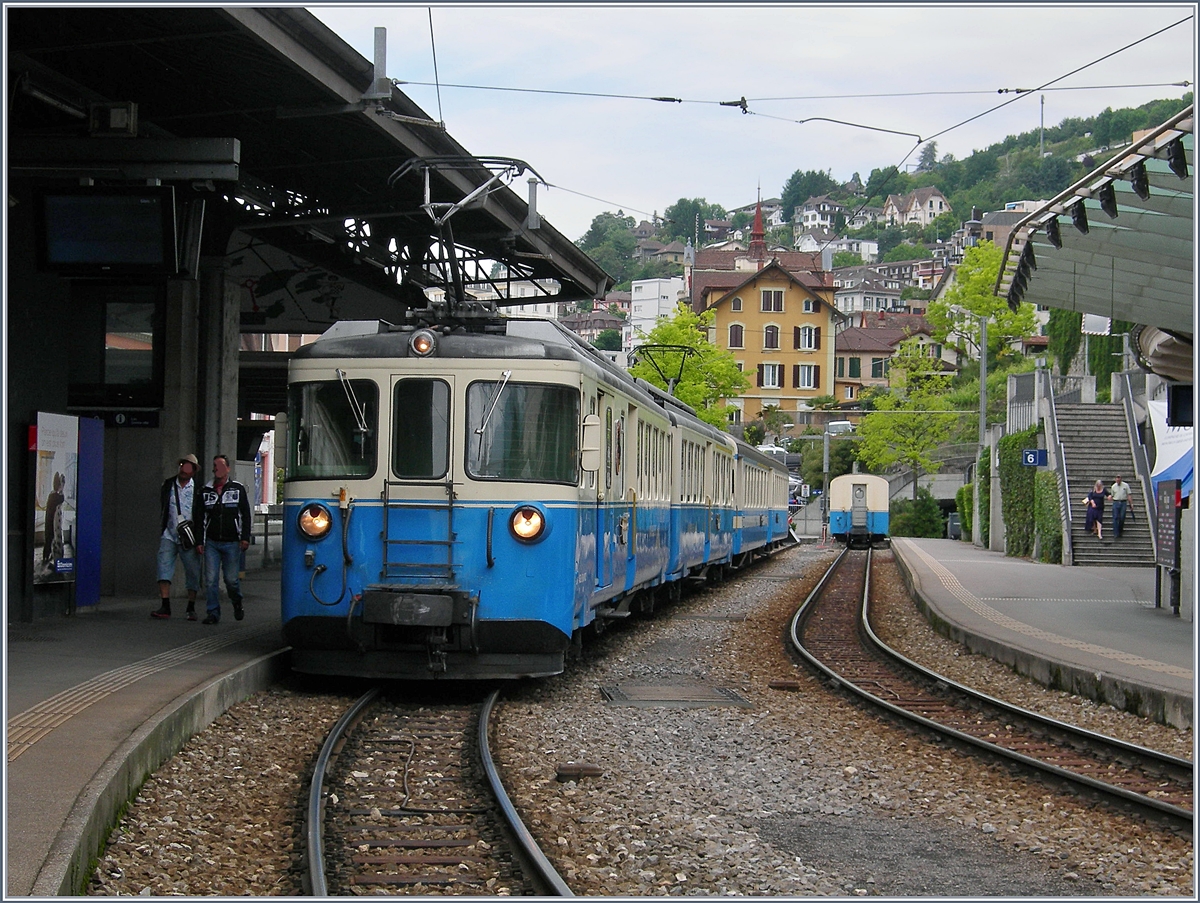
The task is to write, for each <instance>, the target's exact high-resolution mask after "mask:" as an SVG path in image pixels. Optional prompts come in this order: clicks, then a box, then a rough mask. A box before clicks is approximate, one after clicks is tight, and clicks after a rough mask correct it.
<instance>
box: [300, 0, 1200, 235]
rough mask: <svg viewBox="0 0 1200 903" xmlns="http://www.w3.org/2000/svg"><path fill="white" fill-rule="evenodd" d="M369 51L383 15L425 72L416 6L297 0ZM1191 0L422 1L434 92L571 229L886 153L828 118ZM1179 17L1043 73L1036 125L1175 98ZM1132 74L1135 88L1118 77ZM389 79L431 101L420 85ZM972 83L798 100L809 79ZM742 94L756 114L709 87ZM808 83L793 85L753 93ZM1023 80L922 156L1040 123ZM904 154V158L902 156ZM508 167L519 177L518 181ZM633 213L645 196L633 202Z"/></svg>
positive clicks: (1123, 27) (903, 113)
mask: <svg viewBox="0 0 1200 903" xmlns="http://www.w3.org/2000/svg"><path fill="white" fill-rule="evenodd" d="M310 9H311V10H312V12H313V13H314V14H315V15H317V17H318V18H320V19H321V20H322V21H324V22H325V23H326V24H327V25H328V26H329V27H330V28H332V29H333V30H334V31H335V32H336V33H338V34H339V35H340V36H341V37H342V38H343V39H344V40H345V41H346V42H347V43H349V44H350V45H351V46H352V47H354V48H355V49H356V50H358V51H359V53H361V54H362V55H363V56H364V57H366V58H368V59H370V58H371V56H372V54H373V46H374V43H373V29H374V27H375V26H383V27H386V28H387V30H388V57H387V62H388V75H389V76H390V77H392V78H397V79H401V80H403V81H409V82H412V81H421V82H433V81H434V68H433V53H432V49H431V41H430V27H429V18H430V13H429V12H428V8H427V7H425V6H420V7H412V6H400V7H397V6H378V7H351V6H342V5H336V6H327V7H311V8H310ZM1192 10H1193V7H1192V6H1183V5H1178V4H1176V5H1170V4H1159V5H1147V4H1136V5H1133V4H1131V5H1127V6H1107V5H1106V6H1101V5H1078V4H1067V5H1055V6H1051V5H1042V4H1025V5H1020V4H1018V5H1011V6H1004V7H999V6H996V7H984V6H979V5H970V6H944V5H931V6H915V5H914V6H896V5H880V6H874V7H861V6H855V7H846V6H843V7H824V6H813V5H794V6H793V5H760V6H746V5H737V6H685V5H663V6H645V5H639V4H629V5H624V6H611V5H610V6H603V7H597V6H587V5H582V4H565V5H560V6H553V5H549V4H540V3H539V4H532V5H526V6H504V5H499V4H494V5H487V4H485V5H479V6H471V7H466V6H434V7H432V17H433V29H434V42H433V43H434V45H435V46H436V54H437V70H438V71H437V80H438V81H439V82H440V83H441V85H442V87H441V90H440V101H441V102H440V109H441V117H442V118H443V119H444V120H445V122H446V125H447V128H448V130H449V132H450V134H451V135H452V136H453V137H454V138H455V139H456V140H457V141H458V142H459V143H460V144H462V145H463V146H464V147H465V148H466V149H467V150H468V151H470V152H472V153H475V154H480V155H502V156H513V157H518V158H521V159H524V160H525V161H527V162H528V163H529V164H530V165H531V166H533V168H534V169H535V170H537V171H538V172H539V173H540V174H541V175H542V176H543V177H544V178H545V179H546V180H547V181H549V182H550V183H552V184H554V185H559V186H562V188H564V189H570V190H571V191H575V192H582V193H584V194H588V195H593V196H595V197H599V198H603V199H604V200H605V202H598V201H593V200H588V199H585V198H580V197H578V196H577V195H574V194H569V193H568V192H567V191H564V190H551V191H548V192H544V193H543V194H542V197H541V200H540V201H539V207H540V209H541V212H542V213H543V215H544V216H545V217H546V218H547V219H548V220H549V221H550V222H551V223H552V224H553V225H554V226H555V227H556V228H558V229H559V230H560V231H561V232H563V233H564V234H565V235H567V236H568V237H569V238H577V237H579V236H580V235H582V234H583V232H584V231H586V229H587V227H588V225H589V224H590V222H591V219H592V217H594V216H595V215H596V214H598V213H600V212H603V211H604V210H615V209H616V208H617V207H622V208H624V209H625V210H626V212H633V211H646V212H652V211H656V210H657V211H658V212H660V213H661V212H662V210H663V209H664V208H665V207H666V206H667V205H669V204H672V203H674V202H675V201H676V200H678V199H679V198H680V197H704V198H706V199H707V200H708V201H710V202H716V203H719V204H722V205H724V206H725V207H727V208H728V207H736V206H740V205H742V204H746V203H750V202H752V201H753V199H754V197H755V193H756V191H757V187H758V185H759V184H760V183H761V185H762V193H763V196H764V197H770V196H777V195H778V194H779V193H780V190H781V189H782V187H783V184H784V182H785V181H786V179H787V178H788V176H790V175H791V173H792V172H794V171H795V170H797V169H801V170H808V169H820V170H832V173H833V176H834V178H836V179H839V180H845V179H849V178H850V177H851V176H852V175H853V173H854V172H859V173H860V174H861V176H862V178H863V179H864V180H865V179H866V178H867V177H868V175H869V174H870V171H871V170H872V169H874V168H882V167H887V166H890V165H893V164H897V163H899V162H900V161H901V160H903V159H904V158H905V155H906V154H908V153H909V152H910V151H911V150H913V148H914V145H915V139H914V138H910V137H905V136H901V135H889V134H885V133H882V132H878V131H868V130H864V129H858V128H851V127H847V126H844V125H835V124H832V123H828V122H820V121H809V122H807V123H805V124H802V125H801V124H796V123H795V122H794V121H779V119H773V118H769V117H780V118H782V119H784V120H801V119H811V118H812V117H828V118H833V119H840V120H845V121H849V122H855V123H861V124H865V125H870V126H874V127H876V128H884V129H893V130H896V131H902V132H912V133H916V134H917V135H920V136H922V137H926V138H927V137H929V136H931V135H934V134H936V133H938V132H941V131H942V130H945V129H948V128H950V127H951V126H955V125H957V124H958V123H961V122H963V121H964V120H966V119H968V118H970V117H972V116H975V115H977V114H979V113H982V112H984V111H986V110H988V109H989V108H991V107H995V106H997V105H998V104H1000V103H1003V102H1004V101H1005V100H1011V99H1012V98H1013V97H1014V96H1015V95H1012V94H998V93H996V92H997V90H998V89H1001V88H1018V87H1020V88H1035V87H1038V86H1040V85H1043V84H1045V83H1047V82H1049V81H1051V80H1053V79H1058V78H1060V77H1061V76H1063V75H1065V74H1066V73H1069V72H1071V71H1072V70H1075V69H1077V68H1079V67H1081V66H1085V65H1086V64H1088V63H1091V62H1093V61H1096V60H1098V59H1100V58H1101V57H1103V56H1105V55H1106V54H1110V53H1113V52H1114V51H1117V50H1119V49H1120V48H1122V47H1124V46H1125V45H1128V44H1130V43H1132V42H1134V41H1136V40H1137V39H1139V38H1142V37H1145V36H1147V35H1150V34H1151V33H1153V32H1154V31H1156V30H1158V29H1160V28H1164V27H1165V26H1167V25H1170V24H1171V23H1173V22H1177V21H1179V20H1181V19H1185V18H1187V17H1188V16H1189V15H1190V14H1191V13H1192ZM1194 32H1195V27H1194V21H1189V22H1186V23H1185V24H1183V25H1180V26H1177V27H1175V28H1172V29H1169V30H1168V31H1166V32H1164V33H1163V34H1161V35H1159V36H1157V37H1155V38H1152V39H1150V40H1147V41H1144V42H1143V43H1141V44H1139V45H1138V46H1135V47H1132V48H1130V49H1128V50H1124V51H1123V52H1120V53H1117V54H1116V55H1115V56H1113V57H1112V58H1110V59H1108V60H1105V61H1103V62H1100V63H1097V64H1096V65H1094V66H1091V67H1089V68H1086V69H1084V70H1083V71H1082V72H1080V73H1078V74H1076V75H1074V76H1072V77H1070V78H1069V79H1067V80H1064V81H1063V82H1061V83H1060V84H1059V85H1057V86H1056V87H1075V88H1081V87H1088V88H1089V90H1069V91H1068V90H1046V91H1044V92H1040V93H1041V94H1044V96H1045V114H1044V115H1045V124H1046V125H1047V126H1054V125H1057V124H1058V123H1059V122H1061V121H1062V120H1063V119H1064V118H1066V117H1069V116H1076V117H1081V116H1093V115H1095V114H1096V113H1099V112H1100V111H1101V110H1103V109H1104V108H1105V107H1113V108H1119V107H1124V106H1135V105H1138V104H1141V103H1145V102H1146V101H1149V100H1153V99H1156V98H1161V97H1179V96H1181V95H1182V94H1183V93H1184V91H1186V90H1190V89H1189V88H1182V87H1167V86H1165V85H1166V84H1167V83H1172V82H1180V81H1183V80H1185V79H1186V80H1188V81H1194V79H1195V69H1196V64H1195V59H1194V51H1193V46H1194V42H1193V39H1194ZM451 84H470V85H483V86H495V87H511V88H526V89H543V90H556V91H575V92H586V93H598V94H631V95H638V96H663V95H665V96H674V97H681V98H684V99H686V100H688V101H702V102H700V103H692V102H689V103H683V104H667V103H653V102H650V101H645V100H619V99H611V98H594V97H563V96H558V95H548V94H534V93H517V92H511V91H486V90H464V89H460V88H451V87H448V86H449V85H451ZM1127 85H1149V86H1150V87H1117V86H1127ZM403 90H404V92H405V93H406V94H408V96H409V97H411V98H412V99H413V100H414V101H415V102H416V103H418V104H419V105H420V106H421V107H422V108H423V109H424V110H425V111H426V112H428V113H429V114H430V115H432V116H434V117H437V116H438V115H439V112H438V111H439V99H438V92H437V90H436V89H435V88H433V87H426V86H420V85H412V84H409V85H404V86H403ZM939 91H940V92H950V91H954V92H979V93H959V94H940V95H925V96H909V97H857V98H847V97H842V98H840V99H815V98H816V96H817V95H829V94H838V95H847V94H884V93H893V94H899V93H917V92H939ZM743 96H744V97H746V98H747V99H748V101H749V104H748V106H749V109H750V110H751V112H752V114H753V115H743V114H742V113H741V112H740V110H738V109H736V108H732V107H721V106H718V105H717V103H716V102H718V101H723V100H737V99H739V98H741V97H743ZM781 97H805V98H810V99H807V100H768V99H767V98H781ZM1041 112H1042V111H1041V108H1040V101H1039V93H1034V94H1032V95H1025V96H1022V97H1021V99H1019V100H1017V101H1016V102H1014V103H1012V104H1010V105H1008V106H1006V107H1005V108H1003V109H1001V110H998V111H996V112H993V113H990V114H988V115H986V116H983V117H982V118H980V119H979V120H977V121H975V122H972V123H970V124H968V125H965V126H962V127H961V128H957V129H954V130H952V131H950V132H948V133H947V134H945V135H940V136H939V137H937V139H936V140H937V142H938V154H939V156H941V155H944V154H946V153H952V154H954V155H955V156H956V157H959V158H963V157H966V156H968V155H969V154H970V153H971V152H972V151H973V150H975V149H980V148H983V147H986V146H987V145H989V144H992V143H995V142H997V141H1001V140H1003V139H1004V138H1005V137H1006V136H1007V135H1009V134H1017V133H1020V132H1025V131H1032V130H1035V129H1037V128H1038V125H1039V121H1040V116H1041ZM915 159H916V156H915V154H914V155H913V157H911V158H910V162H911V161H915ZM524 190H525V187H524V185H521V186H519V192H520V193H522V194H523V193H524ZM633 215H635V216H638V217H639V218H642V216H643V214H642V213H640V212H638V213H633Z"/></svg>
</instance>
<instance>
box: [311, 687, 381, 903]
mask: <svg viewBox="0 0 1200 903" xmlns="http://www.w3.org/2000/svg"><path fill="white" fill-rule="evenodd" d="M378 695H379V688H378V687H372V688H371V689H370V690H368V691H367V692H366V693H364V694H363V695H362V696H360V697H359V698H358V700H357V701H356V702H355V703H354V704H353V705H352V706H350V708H348V709H347V710H346V711H345V713H344V714H343V715H342V717H341V718H339V719H338V722H337V724H335V725H334V726H333V729H332V730H331V731H330V732H329V736H328V737H326V738H325V744H324V745H323V746H322V747H321V752H320V755H318V756H317V763H316V765H315V766H314V768H313V777H312V784H311V785H310V787H309V791H308V831H307V841H308V843H307V845H308V874H309V881H310V883H311V892H312V896H314V897H327V896H329V890H328V887H327V886H326V884H325V839H324V836H323V830H322V827H323V824H324V819H323V818H322V817H321V816H322V810H323V809H324V805H325V795H324V792H323V791H324V788H325V772H326V770H327V769H328V767H329V762H330V759H332V757H333V750H334V747H336V746H337V745H338V743H339V742H341V740H342V738H343V736H344V735H345V733H346V731H347V730H348V729H349V727H350V725H352V724H354V722H355V721H356V720H357V718H358V716H359V715H360V714H361V713H362V710H363V709H365V708H366V707H367V706H368V705H370V704H371V703H372V702H374V701H375V697H376V696H378Z"/></svg>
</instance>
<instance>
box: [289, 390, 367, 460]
mask: <svg viewBox="0 0 1200 903" xmlns="http://www.w3.org/2000/svg"><path fill="white" fill-rule="evenodd" d="M378 426H379V389H378V387H377V386H376V385H375V383H374V382H373V381H372V380H369V379H347V378H345V376H344V375H342V376H340V378H337V379H331V380H324V381H320V382H304V383H292V385H290V386H288V455H287V470H286V473H285V478H286V479H289V480H327V479H335V478H338V477H369V476H370V475H371V474H373V473H374V472H375V461H376V456H377V452H376V448H377V445H378V434H379V430H378Z"/></svg>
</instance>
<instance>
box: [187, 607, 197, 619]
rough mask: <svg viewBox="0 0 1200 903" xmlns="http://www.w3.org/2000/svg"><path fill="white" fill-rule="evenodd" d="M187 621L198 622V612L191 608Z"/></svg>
mask: <svg viewBox="0 0 1200 903" xmlns="http://www.w3.org/2000/svg"><path fill="white" fill-rule="evenodd" d="M187 619H188V620H189V621H194V620H196V612H195V610H194V609H191V608H189V609H188V612H187Z"/></svg>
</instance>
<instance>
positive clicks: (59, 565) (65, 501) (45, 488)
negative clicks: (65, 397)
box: [33, 412, 79, 584]
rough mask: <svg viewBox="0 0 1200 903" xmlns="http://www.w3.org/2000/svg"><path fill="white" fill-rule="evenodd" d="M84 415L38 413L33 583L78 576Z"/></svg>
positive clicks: (62, 580) (50, 581) (68, 580)
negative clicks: (77, 517) (81, 419)
mask: <svg viewBox="0 0 1200 903" xmlns="http://www.w3.org/2000/svg"><path fill="white" fill-rule="evenodd" d="M78 471H79V419H78V418H77V417H70V416H67V415H65V414H46V413H43V412H38V419H37V468H36V477H35V480H36V482H35V485H34V493H33V504H34V511H33V533H34V536H33V538H34V549H33V582H34V583H35V584H38V583H69V582H71V581H72V580H74V579H75V515H76V511H77V509H78V505H77V498H78V492H77V490H78V481H79V476H78Z"/></svg>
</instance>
